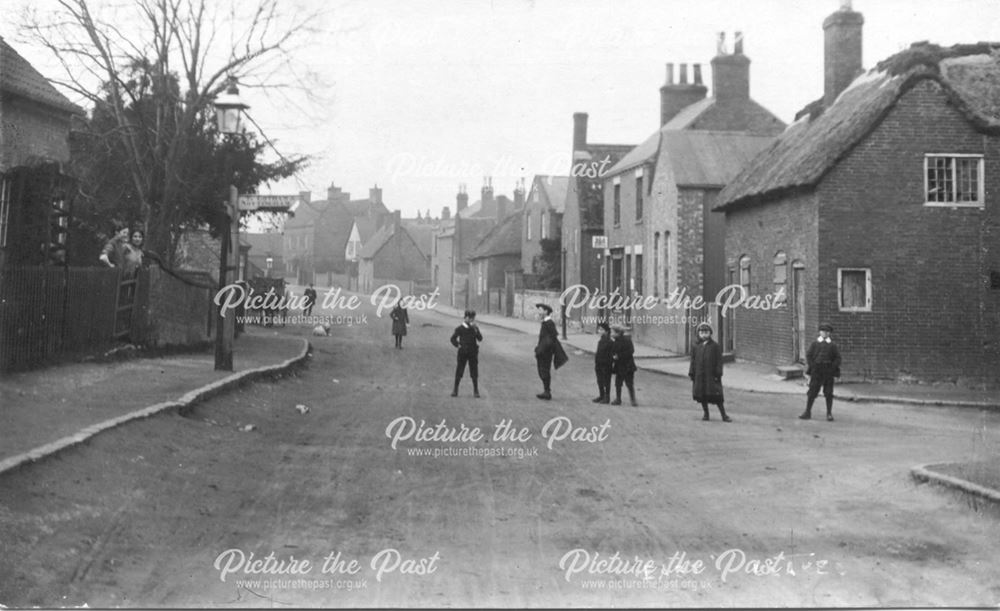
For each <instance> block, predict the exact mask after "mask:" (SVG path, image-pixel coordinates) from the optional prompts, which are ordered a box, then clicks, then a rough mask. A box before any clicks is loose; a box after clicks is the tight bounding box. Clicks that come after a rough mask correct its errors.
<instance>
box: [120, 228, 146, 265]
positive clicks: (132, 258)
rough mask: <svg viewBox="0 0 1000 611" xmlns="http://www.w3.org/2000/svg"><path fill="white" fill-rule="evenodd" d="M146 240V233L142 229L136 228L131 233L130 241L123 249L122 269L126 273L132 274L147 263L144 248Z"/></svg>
mask: <svg viewBox="0 0 1000 611" xmlns="http://www.w3.org/2000/svg"><path fill="white" fill-rule="evenodd" d="M145 241H146V233H145V232H144V231H143V230H142V229H138V228H136V229H133V230H132V231H131V232H130V233H129V240H128V243H126V244H125V248H123V249H122V255H123V263H122V271H124V272H125V275H127V276H131V275H132V274H134V273H135V272H136V271H137V270H138V269H139V268H140V267H143V266H145V265H147V262H146V259H145V254H146V251H145V250H143V248H142V246H143V244H144V243H145Z"/></svg>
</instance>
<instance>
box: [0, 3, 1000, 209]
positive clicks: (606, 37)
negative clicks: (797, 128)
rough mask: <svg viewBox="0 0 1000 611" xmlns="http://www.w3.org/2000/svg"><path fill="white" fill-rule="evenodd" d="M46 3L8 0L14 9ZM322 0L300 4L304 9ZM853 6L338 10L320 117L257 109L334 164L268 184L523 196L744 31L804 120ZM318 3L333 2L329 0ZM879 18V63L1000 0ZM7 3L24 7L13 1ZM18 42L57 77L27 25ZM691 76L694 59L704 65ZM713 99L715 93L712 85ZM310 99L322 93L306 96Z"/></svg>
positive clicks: (11, 37)
mask: <svg viewBox="0 0 1000 611" xmlns="http://www.w3.org/2000/svg"><path fill="white" fill-rule="evenodd" d="M29 1H30V2H31V3H35V2H36V1H37V0H0V4H3V5H4V6H5V7H6V6H8V5H9V6H14V5H16V4H20V3H28V2H29ZM312 1H313V0H289V4H288V5H287V6H288V7H289V9H288V10H289V11H294V10H298V9H299V8H301V7H302V6H308V5H309V4H310V3H311V2H312ZM839 1H840V0H628V1H621V0H615V1H611V0H584V1H575V2H570V1H568V0H567V1H555V0H550V1H547V2H543V1H542V0H494V1H492V2H491V1H488V0H461V1H459V0H451V1H443V0H442V1H433V2H432V1H425V2H403V1H395V0H394V1H389V0H373V1H367V0H366V1H364V2H350V3H342V4H339V5H333V6H332V7H331V9H330V10H329V12H328V15H327V17H326V18H325V20H324V22H322V23H317V24H314V27H315V28H316V29H317V30H318V32H317V33H316V34H312V35H311V38H312V41H311V42H312V44H311V45H310V46H308V47H307V48H306V49H305V50H304V51H302V52H301V53H300V55H299V56H298V61H301V63H302V66H303V70H312V71H314V72H316V73H318V74H319V75H320V77H321V78H320V80H319V81H317V82H318V83H319V82H322V83H324V84H325V87H323V86H318V87H317V91H316V93H318V94H319V96H320V98H322V99H324V100H325V102H322V103H316V102H308V101H304V102H303V104H305V105H306V107H307V108H306V110H307V111H308V112H307V114H301V113H299V112H298V111H296V110H294V109H293V108H292V107H291V106H290V105H289V104H288V103H287V101H285V102H284V103H282V102H281V101H280V100H276V99H270V98H273V96H265V95H263V92H261V91H259V90H253V91H243V97H244V99H245V101H246V102H247V103H249V104H250V105H251V109H250V113H251V114H252V116H253V118H254V120H255V121H256V122H257V123H258V124H259V125H260V126H261V128H262V129H263V130H264V131H265V132H266V134H267V135H268V136H269V137H270V138H271V139H272V140H275V141H277V144H278V148H279V149H280V150H281V151H282V152H283V153H284V154H286V155H288V154H293V153H295V154H299V153H306V154H311V155H314V156H315V157H316V160H315V161H314V162H313V164H312V166H311V167H310V168H309V169H307V170H306V171H304V172H303V173H302V174H301V175H300V176H298V177H297V178H296V179H291V180H286V181H282V182H281V183H278V184H275V185H271V186H270V188H268V187H265V188H264V189H262V192H264V193H268V192H270V193H277V194H291V193H297V192H298V191H300V190H309V191H312V192H313V199H323V198H325V193H326V188H327V186H329V184H330V183H331V182H335V183H336V184H337V185H338V186H340V187H342V188H343V189H345V190H347V191H349V192H351V194H352V197H354V198H362V197H367V194H368V188H369V187H371V186H372V185H373V184H375V183H378V185H379V186H381V187H382V188H383V198H384V200H385V202H386V204H387V206H388V207H389V208H390V209H400V210H402V211H403V216H404V217H412V216H415V215H416V213H417V211H418V210H419V211H420V212H421V213H423V212H425V211H426V210H428V209H430V210H431V212H432V214H433V215H434V216H438V215H440V212H441V208H442V206H446V205H447V206H450V207H452V210H454V202H455V193H456V188H457V185H458V184H459V183H467V184H468V190H469V193H470V199H471V200H473V201H474V200H475V199H477V197H478V194H479V188H480V187H481V185H482V182H483V176H485V175H492V176H493V185H494V189H495V190H496V192H497V193H498V194H499V193H504V194H507V195H511V192H512V191H513V188H514V185H515V183H516V181H517V179H518V177H520V176H524V177H525V178H526V179H527V181H529V182H530V180H531V177H532V176H533V175H535V174H565V173H566V172H567V170H568V164H569V154H570V151H569V149H570V145H571V142H572V127H573V122H572V115H573V113H574V112H578V111H579V112H587V113H589V115H590V122H589V133H588V140H589V141H591V142H603V143H612V144H639V143H640V142H641V141H642V140H644V139H645V138H646V137H648V136H649V135H650V134H652V133H653V132H654V131H655V130H656V129H657V128H658V127H659V125H658V121H659V88H660V86H661V85H662V84H663V83H664V78H665V68H664V66H665V64H666V63H667V62H673V63H675V64H679V63H688V64H693V63H701V64H702V66H703V68H702V70H703V73H704V80H705V84H706V85H708V86H709V87H711V78H712V77H711V67H710V61H711V59H712V57H713V56H714V55H715V49H716V46H715V45H716V37H717V33H718V32H723V31H724V32H726V33H727V46H728V47H729V49H730V50H731V48H732V37H733V35H732V33H733V32H734V31H741V32H743V35H744V53H745V54H746V55H747V57H749V58H750V60H751V62H752V63H751V65H750V95H751V97H753V98H754V99H755V100H756V101H757V102H759V103H761V104H763V105H764V106H765V107H766V108H768V109H769V110H771V111H772V112H773V113H775V114H776V115H777V116H778V117H779V118H781V119H782V120H784V121H786V122H790V121H791V120H792V117H793V115H794V113H795V112H796V111H797V110H798V109H800V108H801V107H802V106H804V105H805V104H807V103H808V102H810V101H812V100H815V99H816V98H818V97H820V95H822V88H823V74H822V65H823V31H822V22H823V19H824V18H825V17H826V16H827V15H829V14H830V13H832V12H833V11H835V10H837V9H838V7H839ZM316 6H317V7H319V6H329V5H328V3H327V2H326V1H325V0H316ZM853 6H854V9H855V10H857V11H860V12H861V13H862V14H863V15H864V18H865V25H864V65H865V68H870V67H872V66H874V65H875V64H876V63H877V62H878V61H880V60H882V59H884V58H886V57H888V56H889V55H892V54H893V53H895V52H897V51H899V50H901V49H903V48H905V47H908V46H909V45H910V43H912V42H916V41H921V40H928V41H930V42H934V43H938V44H941V45H951V44H954V43H959V42H962V43H971V42H978V41H1000V2H998V0H854V2H853ZM4 12H5V13H7V11H6V10H5V11H4ZM0 35H3V36H4V38H5V39H7V41H8V42H9V43H10V44H12V45H13V46H14V47H15V48H17V49H18V51H19V52H20V53H21V54H22V55H24V56H25V57H26V58H27V59H28V60H29V61H31V62H32V63H33V64H34V65H35V66H36V67H37V68H39V70H41V71H42V72H43V74H45V75H46V76H60V75H58V74H57V72H58V68H57V67H55V66H54V65H53V64H52V63H51V61H50V60H49V59H48V58H47V57H46V56H45V55H44V53H43V52H40V51H39V50H37V49H35V48H32V47H30V46H27V45H26V44H25V42H24V41H23V37H19V33H18V31H17V24H16V22H14V21H13V20H10V19H7V18H5V19H4V20H0ZM689 70H690V68H689ZM709 95H712V91H711V89H710V90H709ZM303 98H304V96H303Z"/></svg>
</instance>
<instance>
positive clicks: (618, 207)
mask: <svg viewBox="0 0 1000 611" xmlns="http://www.w3.org/2000/svg"><path fill="white" fill-rule="evenodd" d="M621 196H622V186H621V184H619V183H617V182H616V183H615V200H614V201H615V207H614V211H615V218H614V225H615V226H616V227H617V226H618V225H621V223H622V197H621Z"/></svg>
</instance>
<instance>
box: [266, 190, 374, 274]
mask: <svg viewBox="0 0 1000 611" xmlns="http://www.w3.org/2000/svg"><path fill="white" fill-rule="evenodd" d="M368 193H369V195H368V199H358V200H352V199H351V194H350V193H347V192H344V191H342V190H341V189H340V187H337V186H336V185H332V184H331V185H330V187H329V189H327V198H326V200H322V201H312V200H311V198H310V197H308V193H303V194H301V195H302V199H303V201H302V203H300V204H299V206H298V207H297V208H296V209H295V210H294V214H295V215H294V216H293V217H292V218H290V219H288V221H287V222H286V223H285V227H284V235H285V240H284V258H285V264H286V266H287V273H288V274H289V275H292V276H295V277H296V278H297V279H298V282H299V283H300V284H305V283H307V282H313V281H314V275H315V274H316V273H326V274H330V275H336V276H338V277H339V278H340V280H341V281H343V282H344V283H345V284H346V279H347V277H348V274H349V273H350V269H351V266H350V265H349V263H348V259H347V249H348V242H349V241H350V240H351V237H352V231H353V228H354V219H355V218H358V217H363V218H368V219H372V220H374V219H377V218H378V217H379V216H380V215H383V214H386V213H388V209H387V208H386V207H385V204H384V203H383V202H382V189H380V188H378V187H377V186H376V187H373V188H371V189H369V191H368Z"/></svg>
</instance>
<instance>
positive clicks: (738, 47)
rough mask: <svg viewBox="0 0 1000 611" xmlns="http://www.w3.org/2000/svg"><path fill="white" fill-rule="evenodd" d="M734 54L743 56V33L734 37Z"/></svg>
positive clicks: (737, 33) (738, 33)
mask: <svg viewBox="0 0 1000 611" xmlns="http://www.w3.org/2000/svg"><path fill="white" fill-rule="evenodd" d="M733 54H734V55H743V32H736V34H735V35H734V36H733Z"/></svg>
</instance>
